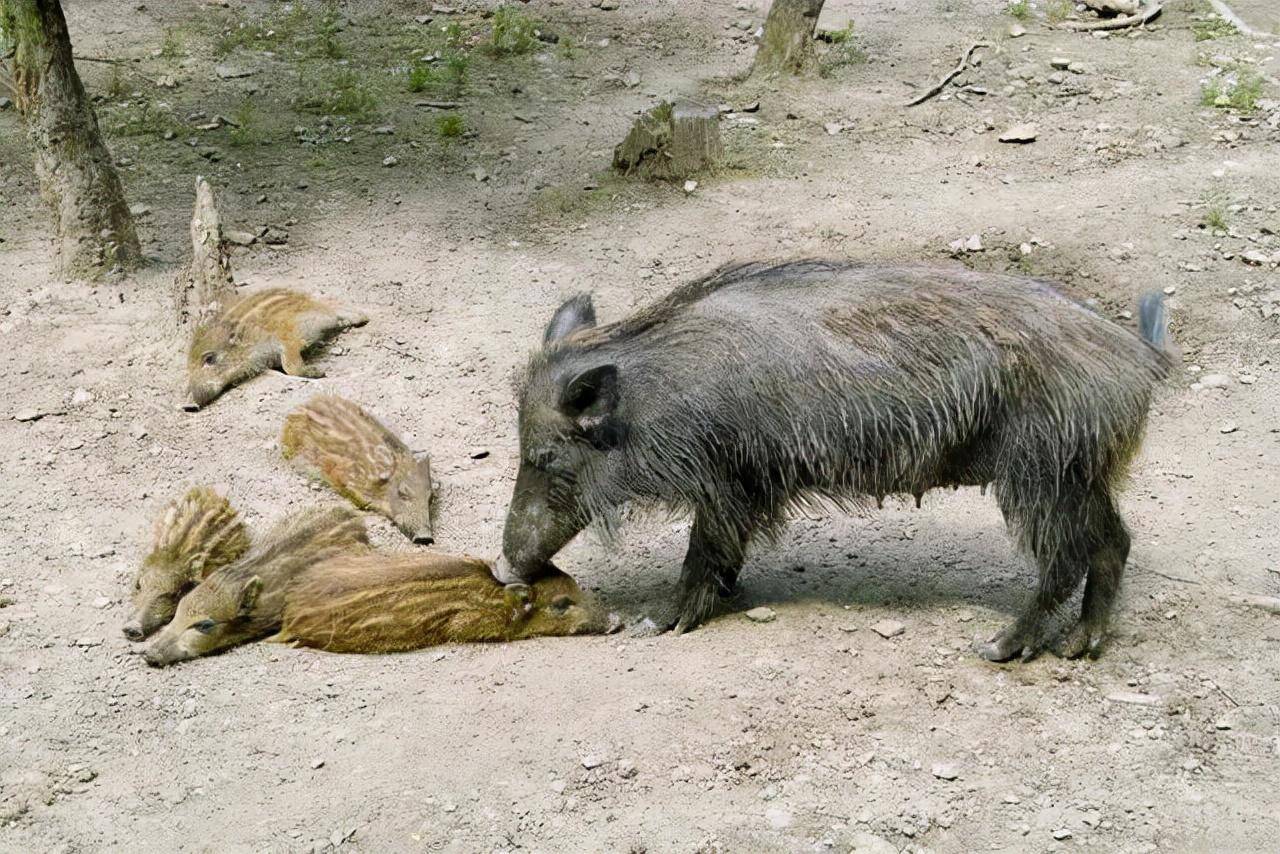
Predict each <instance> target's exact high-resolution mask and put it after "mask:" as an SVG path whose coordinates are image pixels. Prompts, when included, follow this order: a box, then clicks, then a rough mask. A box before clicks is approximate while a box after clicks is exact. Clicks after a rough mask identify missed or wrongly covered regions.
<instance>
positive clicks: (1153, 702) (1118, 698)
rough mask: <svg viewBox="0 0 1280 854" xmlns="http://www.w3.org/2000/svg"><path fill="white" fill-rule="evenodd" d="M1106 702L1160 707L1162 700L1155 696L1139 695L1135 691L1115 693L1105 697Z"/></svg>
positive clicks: (1162, 703)
mask: <svg viewBox="0 0 1280 854" xmlns="http://www.w3.org/2000/svg"><path fill="white" fill-rule="evenodd" d="M1107 700H1108V701H1110V702H1112V703H1121V704H1123V705H1127V706H1161V705H1164V700H1163V699H1162V698H1160V697H1157V696H1156V695H1155V694H1140V693H1138V692H1136V691H1116V692H1114V693H1112V694H1108V695H1107Z"/></svg>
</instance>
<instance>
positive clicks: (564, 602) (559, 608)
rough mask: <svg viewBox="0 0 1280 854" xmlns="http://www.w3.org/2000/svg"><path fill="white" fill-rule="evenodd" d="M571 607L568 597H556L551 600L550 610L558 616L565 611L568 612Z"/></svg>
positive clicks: (571, 600) (571, 602)
mask: <svg viewBox="0 0 1280 854" xmlns="http://www.w3.org/2000/svg"><path fill="white" fill-rule="evenodd" d="M572 605H573V599H571V598H569V597H568V596H557V597H556V598H554V599H552V600H551V610H553V611H555V612H556V613H558V614H563V613H564V612H565V611H568V610H569V608H570V607H571V606H572Z"/></svg>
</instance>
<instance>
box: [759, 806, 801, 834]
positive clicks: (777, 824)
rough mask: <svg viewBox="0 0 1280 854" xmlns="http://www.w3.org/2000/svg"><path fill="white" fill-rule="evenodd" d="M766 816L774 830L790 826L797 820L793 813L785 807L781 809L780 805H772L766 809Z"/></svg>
mask: <svg viewBox="0 0 1280 854" xmlns="http://www.w3.org/2000/svg"><path fill="white" fill-rule="evenodd" d="M764 817H765V820H766V821H768V822H769V826H770V827H772V828H773V829H774V830H784V829H785V828H788V827H790V826H791V822H792V821H794V820H795V819H794V816H792V815H791V813H789V812H787V811H786V810H784V809H779V808H778V807H771V808H769V809H767V810H765V811H764Z"/></svg>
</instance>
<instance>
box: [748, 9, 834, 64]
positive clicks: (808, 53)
mask: <svg viewBox="0 0 1280 854" xmlns="http://www.w3.org/2000/svg"><path fill="white" fill-rule="evenodd" d="M824 2H825V0H773V5H772V6H770V7H769V16H768V17H767V18H765V20H764V35H763V36H762V37H761V39H760V49H759V50H757V51H756V59H755V63H754V64H753V65H752V67H751V73H752V74H760V73H764V74H777V73H779V72H783V73H786V74H798V73H800V72H802V71H806V70H807V69H808V68H810V67H811V66H812V65H813V63H814V52H813V33H814V30H815V29H817V26H818V16H819V15H820V14H822V4H823V3H824Z"/></svg>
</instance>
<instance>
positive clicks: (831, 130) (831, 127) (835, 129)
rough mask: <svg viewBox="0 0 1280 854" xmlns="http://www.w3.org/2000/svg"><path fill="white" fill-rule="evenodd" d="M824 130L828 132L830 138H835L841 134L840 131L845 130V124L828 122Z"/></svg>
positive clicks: (823, 127)
mask: <svg viewBox="0 0 1280 854" xmlns="http://www.w3.org/2000/svg"><path fill="white" fill-rule="evenodd" d="M822 129H823V130H825V131H826V132H827V135H828V136H835V135H836V134H838V133H840V131H842V130H844V123H843V122H827V123H826V124H824V125H823V126H822Z"/></svg>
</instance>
